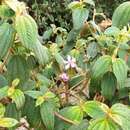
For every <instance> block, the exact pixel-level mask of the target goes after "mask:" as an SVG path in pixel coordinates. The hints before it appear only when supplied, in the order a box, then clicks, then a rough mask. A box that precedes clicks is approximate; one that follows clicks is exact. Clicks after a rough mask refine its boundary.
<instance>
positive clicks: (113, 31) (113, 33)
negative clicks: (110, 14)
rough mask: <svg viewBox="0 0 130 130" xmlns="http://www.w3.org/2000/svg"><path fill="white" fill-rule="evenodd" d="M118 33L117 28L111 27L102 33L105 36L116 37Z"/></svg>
mask: <svg viewBox="0 0 130 130" xmlns="http://www.w3.org/2000/svg"><path fill="white" fill-rule="evenodd" d="M119 32H120V29H119V28H117V27H115V26H111V27H109V28H107V29H106V30H105V32H104V33H105V34H106V35H107V36H116V35H118V34H119Z"/></svg>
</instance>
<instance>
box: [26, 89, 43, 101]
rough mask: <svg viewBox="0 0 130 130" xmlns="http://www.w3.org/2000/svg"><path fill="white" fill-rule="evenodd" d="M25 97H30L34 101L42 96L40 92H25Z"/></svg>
mask: <svg viewBox="0 0 130 130" xmlns="http://www.w3.org/2000/svg"><path fill="white" fill-rule="evenodd" d="M24 93H25V94H26V95H28V96H30V97H32V98H34V99H36V98H38V97H39V96H42V95H43V93H42V92H40V91H31V90H30V91H25V92H24Z"/></svg>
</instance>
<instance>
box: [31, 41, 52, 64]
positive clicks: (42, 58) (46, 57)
mask: <svg viewBox="0 0 130 130" xmlns="http://www.w3.org/2000/svg"><path fill="white" fill-rule="evenodd" d="M33 52H34V54H35V56H36V58H37V59H38V61H39V63H40V64H43V65H46V64H47V63H48V62H49V61H50V54H49V50H48V48H47V47H45V46H43V45H42V44H41V43H40V42H39V40H37V42H36V44H34V45H33Z"/></svg>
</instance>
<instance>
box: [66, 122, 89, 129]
mask: <svg viewBox="0 0 130 130" xmlns="http://www.w3.org/2000/svg"><path fill="white" fill-rule="evenodd" d="M87 128H88V121H87V120H83V121H82V122H81V123H80V124H78V125H72V126H71V127H70V128H69V129H68V130H86V129H87Z"/></svg>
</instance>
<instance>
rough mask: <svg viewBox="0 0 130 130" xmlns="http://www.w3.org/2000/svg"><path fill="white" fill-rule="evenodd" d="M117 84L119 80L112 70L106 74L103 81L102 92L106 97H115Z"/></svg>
mask: <svg viewBox="0 0 130 130" xmlns="http://www.w3.org/2000/svg"><path fill="white" fill-rule="evenodd" d="M116 86H117V81H116V77H115V75H114V74H113V73H112V72H108V73H106V74H104V76H103V78H102V81H101V88H102V91H101V93H102V95H103V96H104V97H105V98H106V99H109V100H111V99H112V98H113V96H114V94H115V91H116Z"/></svg>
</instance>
